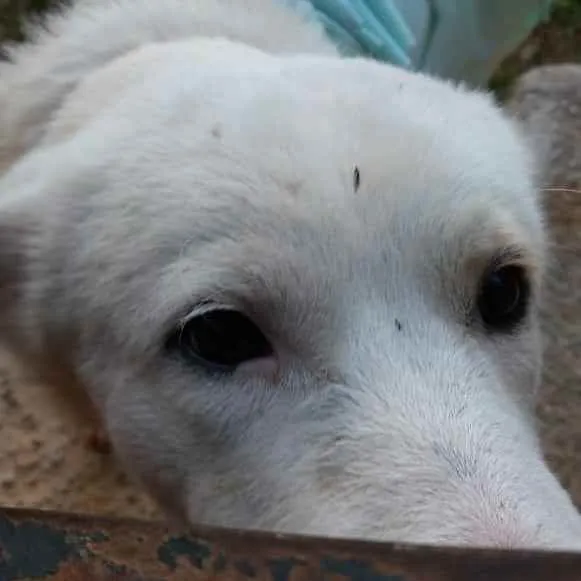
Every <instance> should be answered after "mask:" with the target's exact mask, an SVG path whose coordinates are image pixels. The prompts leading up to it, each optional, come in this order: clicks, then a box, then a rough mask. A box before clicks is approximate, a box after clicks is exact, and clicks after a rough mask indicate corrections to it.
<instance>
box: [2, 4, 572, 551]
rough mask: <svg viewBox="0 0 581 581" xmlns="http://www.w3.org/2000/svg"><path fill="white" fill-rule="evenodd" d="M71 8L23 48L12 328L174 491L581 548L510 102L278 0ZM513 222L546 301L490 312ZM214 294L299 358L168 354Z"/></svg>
mask: <svg viewBox="0 0 581 581" xmlns="http://www.w3.org/2000/svg"><path fill="white" fill-rule="evenodd" d="M48 27H49V29H50V30H51V31H52V32H43V33H36V37H35V41H34V42H33V43H31V44H29V45H27V46H24V47H21V48H15V49H14V50H13V51H12V53H11V57H12V63H11V64H3V65H2V66H1V68H0V164H3V166H4V167H5V168H7V171H6V173H5V175H4V177H3V178H2V180H1V181H0V272H1V273H2V281H3V284H2V285H1V286H0V310H1V312H2V316H3V320H4V325H3V329H4V333H3V334H4V339H5V340H6V341H7V342H8V343H9V344H10V345H11V346H12V347H13V348H15V349H16V350H18V351H19V352H20V353H21V355H22V356H23V357H26V358H28V360H29V361H31V362H34V363H35V364H38V366H39V368H42V369H43V370H45V371H46V370H49V369H52V370H54V369H55V368H57V367H58V370H59V371H61V372H62V371H63V370H65V371H66V372H67V374H68V375H69V376H72V377H75V378H76V380H77V381H78V383H79V384H80V385H81V386H82V388H84V389H86V390H88V392H89V394H90V395H91V397H92V398H93V400H94V402H95V404H96V405H97V406H98V408H99V410H100V411H101V413H102V415H103V418H104V421H105V422H106V426H107V429H108V431H109V434H110V435H111V438H112V440H113V443H114V445H115V448H116V450H117V453H118V454H119V456H120V457H121V459H122V460H123V461H124V463H125V465H126V466H127V469H128V470H129V471H130V472H131V473H133V474H134V475H135V476H136V477H138V478H139V479H140V480H141V481H142V482H143V483H144V484H145V485H146V486H147V487H148V489H149V490H150V491H151V492H152V494H154V495H155V496H156V498H157V499H158V500H159V501H160V502H161V503H162V504H163V505H164V506H165V507H166V508H167V509H168V513H169V514H173V515H177V516H180V517H183V516H185V517H187V518H189V519H191V520H195V521H204V522H207V523H213V524H220V525H237V526H242V527H251V528H252V527H259V528H269V529H277V530H280V531H293V532H301V533H319V534H326V535H332V536H336V535H343V536H357V537H366V538H378V539H393V540H398V541H416V542H431V543H454V544H473V545H496V546H507V547H516V546H535V547H541V546H542V547H555V548H579V547H581V521H580V518H579V516H578V514H577V511H576V510H575V508H574V507H573V505H572V503H571V501H570V500H569V497H568V495H567V494H566V493H565V492H564V490H563V489H562V488H561V486H560V485H559V484H558V482H557V480H556V479H555V478H554V476H553V475H552V474H551V473H550V472H549V470H548V468H547V466H546V465H545V463H544V460H543V458H542V454H541V451H540V448H539V444H538V440H537V436H536V431H535V425H534V424H535V422H534V417H533V413H532V407H533V406H532V404H533V401H534V393H535V390H536V387H537V385H538V382H539V370H540V365H541V349H540V337H539V329H538V322H537V309H536V306H537V302H538V300H539V297H540V294H541V289H542V277H543V272H544V254H545V236H544V232H543V225H542V220H541V216H540V213H539V208H538V205H537V199H536V191H535V187H534V182H533V177H532V175H531V161H530V159H529V154H528V152H527V149H526V147H525V145H524V144H523V143H522V142H521V138H520V136H519V134H518V131H517V130H516V129H515V127H513V125H512V123H511V122H510V121H509V120H508V119H507V118H505V117H504V115H503V114H502V113H501V112H500V111H499V110H498V109H497V108H496V107H495V105H494V104H493V103H492V101H491V99H489V98H488V97H487V96H485V95H481V94H477V93H471V92H468V91H467V90H465V89H463V88H461V87H459V88H458V87H454V86H452V85H450V84H446V83H444V82H441V81H437V80H433V79H430V78H428V77H425V76H422V75H413V74H410V73H407V72H405V71H402V70H398V69H395V68H392V67H389V66H386V65H382V64H378V63H375V62H371V61H367V60H363V59H353V60H343V59H339V58H337V56H336V55H335V53H334V49H333V47H332V46H331V45H330V44H329V43H328V42H327V41H326V40H325V38H324V37H323V35H322V33H321V31H319V30H317V29H316V28H314V27H313V25H310V24H307V23H304V22H301V21H300V19H299V17H298V16H296V15H294V14H292V13H290V12H287V11H286V9H283V8H281V7H279V6H277V5H275V4H274V3H271V1H270V0H165V1H164V2H159V1H158V0H111V1H107V0H102V1H99V2H97V1H96V0H95V1H90V0H85V1H84V2H80V3H79V4H78V5H77V6H76V7H75V8H74V9H73V10H72V11H70V12H66V13H65V14H63V15H61V16H56V17H54V18H53V19H52V20H51V21H50V22H49V25H48ZM355 166H357V168H358V169H359V172H360V177H361V185H360V188H359V190H358V191H357V192H355V191H354V187H353V171H354V167H355ZM8 168H9V169H8ZM507 245H516V246H518V247H519V248H521V249H522V262H523V264H524V265H525V266H526V267H527V268H528V269H530V272H531V277H532V280H533V301H534V304H533V308H532V309H531V312H530V315H529V317H528V319H527V322H526V324H525V325H523V326H522V327H521V328H520V330H519V331H518V332H517V333H514V334H512V335H508V336H504V337H502V336H498V335H497V336H491V335H489V334H487V333H485V332H484V331H483V329H482V328H481V327H480V326H479V325H478V324H477V323H475V322H474V321H472V319H471V318H470V316H469V315H470V313H471V312H473V310H474V298H475V296H476V294H477V291H478V282H479V280H480V277H481V275H482V272H483V270H484V269H485V268H486V266H487V264H488V262H489V261H490V259H491V258H492V256H493V255H494V254H495V253H496V252H498V251H499V250H501V249H503V248H504V247H505V246H507ZM208 298H212V299H213V300H215V301H219V302H221V303H222V304H225V305H231V306H236V307H240V308H242V307H241V305H242V306H243V308H244V309H245V310H246V311H247V312H248V313H249V314H250V315H251V316H252V317H254V318H255V319H256V321H258V322H259V324H260V325H261V326H262V327H263V329H265V330H266V332H267V334H268V335H269V338H270V339H271V340H272V342H273V345H274V346H275V349H276V354H277V357H276V361H274V362H271V365H270V366H268V365H266V366H262V365H259V364H256V365H253V364H247V365H244V366H242V367H241V368H239V369H238V370H237V371H235V372H234V373H233V374H231V375H228V374H225V375H219V374H218V375H216V374H209V373H207V372H206V371H204V370H203V369H201V368H200V367H198V366H196V365H194V364H192V363H187V362H185V361H184V360H182V359H180V358H178V357H176V356H175V354H168V353H167V351H166V350H165V349H164V339H165V337H166V335H167V334H168V332H169V331H170V330H171V329H172V328H174V327H177V326H178V325H179V322H180V320H181V319H182V318H183V316H184V315H187V313H188V312H191V311H192V309H195V308H196V305H197V304H198V303H199V302H200V301H203V300H207V299H208Z"/></svg>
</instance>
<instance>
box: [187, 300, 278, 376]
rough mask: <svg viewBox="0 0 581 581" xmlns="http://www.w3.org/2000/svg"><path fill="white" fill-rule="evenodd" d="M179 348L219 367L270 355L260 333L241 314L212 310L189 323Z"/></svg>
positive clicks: (234, 365) (269, 349) (235, 364)
mask: <svg viewBox="0 0 581 581" xmlns="http://www.w3.org/2000/svg"><path fill="white" fill-rule="evenodd" d="M181 344H182V347H183V348H185V349H187V350H189V352H190V353H191V354H192V355H194V356H195V357H197V358H199V359H202V360H203V361H205V362H207V363H210V364H212V365H217V366H220V367H230V368H232V367H236V366H237V365H239V364H241V363H243V362H245V361H250V360H252V359H258V358H261V357H267V356H269V355H271V353H272V348H271V346H270V344H269V343H268V341H267V339H266V338H265V337H264V335H263V334H262V333H261V331H260V330H259V329H258V327H256V325H254V323H252V321H250V319H248V318H247V317H246V316H244V315H243V314H241V313H238V312H236V311H230V310H216V311H210V312H208V313H204V314H203V315H200V316H198V317H195V318H194V319H192V320H190V321H189V322H188V323H187V324H186V326H185V328H184V329H183V332H182V338H181Z"/></svg>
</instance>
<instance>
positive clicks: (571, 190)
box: [541, 186, 581, 194]
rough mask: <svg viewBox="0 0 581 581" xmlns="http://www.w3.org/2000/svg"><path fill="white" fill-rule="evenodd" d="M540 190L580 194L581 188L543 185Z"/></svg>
mask: <svg viewBox="0 0 581 581" xmlns="http://www.w3.org/2000/svg"><path fill="white" fill-rule="evenodd" d="M541 191H542V192H565V193H570V194H581V189H578V188H567V187H561V186H544V187H542V188H541Z"/></svg>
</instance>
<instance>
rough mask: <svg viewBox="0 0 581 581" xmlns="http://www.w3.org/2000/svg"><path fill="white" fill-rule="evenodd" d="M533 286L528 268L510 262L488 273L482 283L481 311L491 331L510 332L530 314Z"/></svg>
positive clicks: (483, 319) (479, 298) (479, 303)
mask: <svg viewBox="0 0 581 581" xmlns="http://www.w3.org/2000/svg"><path fill="white" fill-rule="evenodd" d="M529 298H530V285H529V281H528V278H527V274H526V272H525V269H524V268H522V267H521V266H517V265H507V266H502V267H500V268H496V269H494V270H491V271H489V272H487V273H486V275H485V276H484V277H483V279H482V281H481V284H480V293H479V297H478V311H479V313H480V317H481V319H482V322H483V323H484V325H485V326H486V327H487V329H489V330H490V331H497V332H508V331H511V330H512V329H513V328H514V327H515V326H516V325H518V323H520V322H521V321H522V320H523V319H524V317H525V316H526V313H527V307H528V303H529Z"/></svg>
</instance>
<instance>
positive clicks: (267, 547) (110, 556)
mask: <svg viewBox="0 0 581 581" xmlns="http://www.w3.org/2000/svg"><path fill="white" fill-rule="evenodd" d="M33 578H34V579H50V580H51V581H65V580H67V581H77V580H79V581H80V580H81V579H82V580H83V581H111V580H113V579H124V580H128V581H158V580H161V579H168V580H172V581H173V580H182V579H194V580H205V579H213V580H215V581H227V580H228V581H230V580H233V579H240V580H243V579H244V580H247V579H254V580H256V579H264V580H266V579H268V580H271V579H272V580H276V581H284V580H286V579H292V580H293V581H298V580H302V579H317V580H324V579H333V580H335V579H341V580H345V581H347V580H352V581H444V580H445V581H460V580H462V581H472V580H485V579H494V581H516V580H518V581H525V580H526V581H541V580H543V581H545V580H547V581H549V580H550V581H581V554H576V553H564V552H550V551H507V550H494V549H468V548H457V547H431V546H419V545H403V544H395V543H379V542H370V541H361V540H349V539H330V538H318V537H306V536H295V535H279V534H273V533H265V532H257V531H243V530H235V529H221V528H215V527H208V526H203V525H200V526H195V527H191V528H190V529H189V530H187V531H184V530H180V529H178V528H172V527H170V526H168V525H166V524H164V523H162V522H152V521H140V520H133V519H114V518H106V517H95V516H90V515H82V514H66V513H59V512H54V511H43V510H28V509H21V508H11V507H6V508H1V507H0V581H13V580H14V581H16V580H22V579H33Z"/></svg>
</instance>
